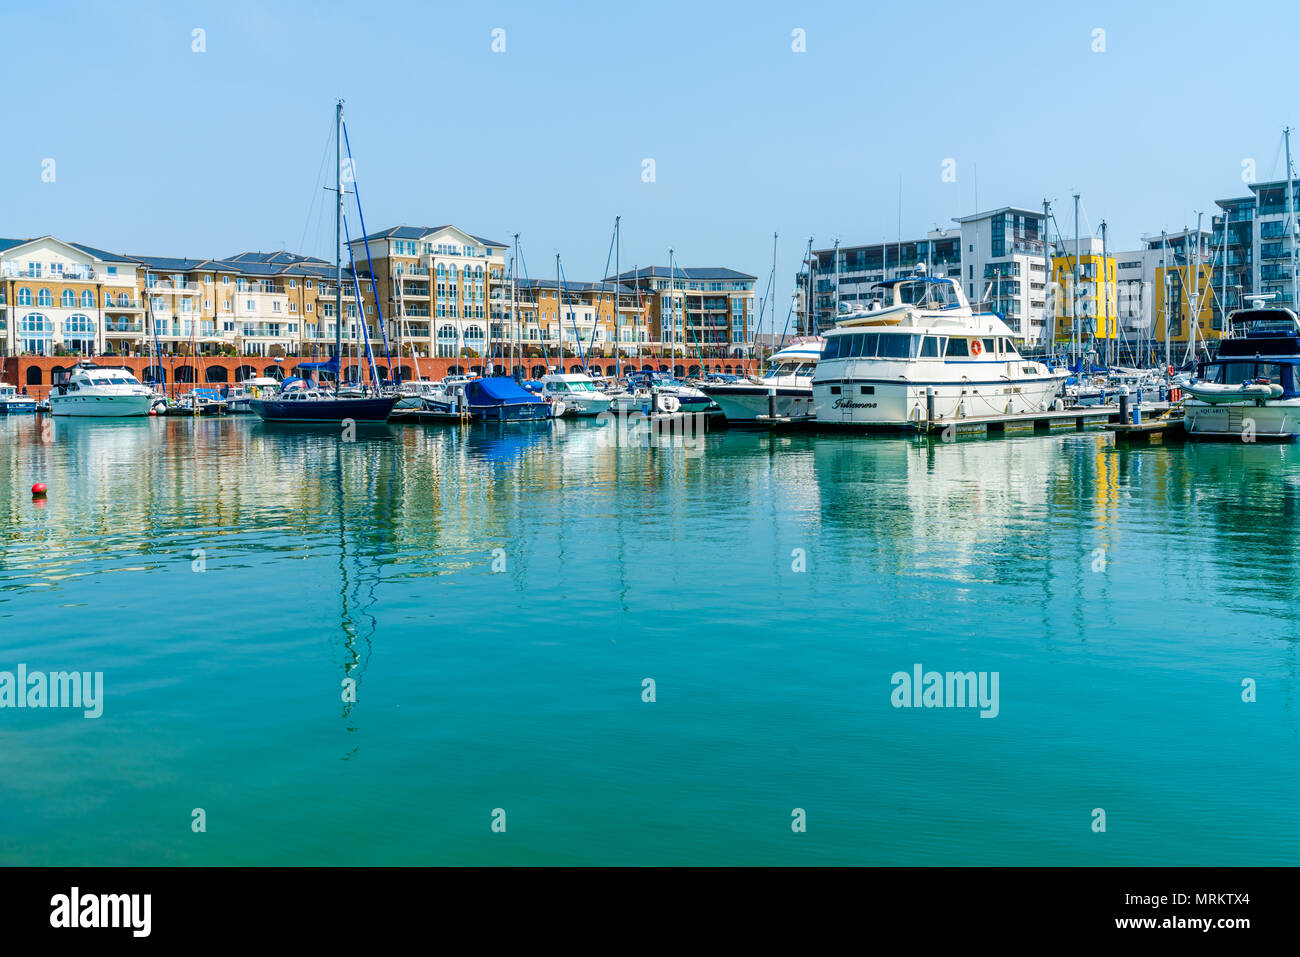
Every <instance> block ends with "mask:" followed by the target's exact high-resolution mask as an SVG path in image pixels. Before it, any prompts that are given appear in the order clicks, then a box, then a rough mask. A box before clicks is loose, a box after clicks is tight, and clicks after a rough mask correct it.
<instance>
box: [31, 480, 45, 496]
mask: <svg viewBox="0 0 1300 957" xmlns="http://www.w3.org/2000/svg"><path fill="white" fill-rule="evenodd" d="M47 491H49V489H47V488H46V487H45V483H44V482H37V483H36V484H35V485H33V486H32V497H33V498H45V493H46V492H47Z"/></svg>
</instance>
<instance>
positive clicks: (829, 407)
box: [812, 274, 1065, 429]
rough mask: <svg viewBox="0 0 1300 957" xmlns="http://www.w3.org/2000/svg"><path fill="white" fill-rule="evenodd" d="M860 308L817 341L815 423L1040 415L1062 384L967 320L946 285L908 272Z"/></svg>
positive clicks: (953, 286) (953, 289)
mask: <svg viewBox="0 0 1300 957" xmlns="http://www.w3.org/2000/svg"><path fill="white" fill-rule="evenodd" d="M874 290H875V291H876V292H878V293H879V294H880V298H879V299H878V300H875V301H873V302H872V303H871V304H870V306H869V307H868V308H867V309H864V310H862V311H860V312H857V313H854V314H850V315H847V316H842V317H841V318H840V320H839V322H838V323H837V324H836V326H835V328H834V329H831V330H829V331H827V333H826V348H825V349H824V350H823V352H822V356H821V360H820V361H819V362H818V364H817V371H816V372H815V373H814V375H813V384H812V388H813V406H814V409H815V411H816V414H817V424H818V425H831V426H839V425H843V426H858V427H863V428H883V429H905V428H909V427H915V426H916V425H918V424H920V423H923V422H924V421H925V419H926V415H927V405H928V399H927V391H928V390H932V391H933V394H934V417H935V418H936V419H948V418H968V417H969V418H974V417H978V416H992V415H1012V414H1017V413H1024V412H1038V411H1044V410H1046V409H1047V408H1048V407H1049V406H1050V405H1051V403H1052V401H1053V399H1055V398H1056V395H1057V393H1058V392H1059V391H1060V388H1061V385H1062V383H1063V381H1064V378H1065V373H1064V372H1063V371H1056V372H1054V371H1052V370H1051V369H1049V368H1048V367H1047V366H1045V365H1043V364H1042V363H1041V362H1034V361H1032V360H1029V359H1025V358H1023V357H1022V356H1021V355H1020V352H1019V350H1018V349H1017V348H1016V344H1015V338H1014V336H1015V334H1014V333H1013V332H1012V331H1011V329H1010V328H1009V327H1008V326H1007V324H1006V323H1004V322H1003V321H1002V320H1001V319H1000V318H999V317H998V316H997V315H995V314H993V313H975V312H973V311H972V310H971V307H970V303H969V302H968V301H967V300H966V296H965V295H964V294H963V293H962V290H961V284H960V283H959V282H957V281H956V280H954V279H948V278H938V277H931V276H926V275H923V274H918V275H917V276H914V277H911V278H908V279H892V280H889V281H887V282H883V283H877V284H876V286H875V287H874Z"/></svg>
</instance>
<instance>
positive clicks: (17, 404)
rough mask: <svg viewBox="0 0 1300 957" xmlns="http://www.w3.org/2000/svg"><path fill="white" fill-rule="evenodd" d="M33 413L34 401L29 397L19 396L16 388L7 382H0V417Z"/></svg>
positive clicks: (34, 409) (34, 408)
mask: <svg viewBox="0 0 1300 957" xmlns="http://www.w3.org/2000/svg"><path fill="white" fill-rule="evenodd" d="M35 411H36V400H35V399H33V398H32V397H31V396H26V395H19V394H18V388H17V387H16V386H12V385H10V384H9V383H8V382H0V415H12V414H15V413H19V412H35Z"/></svg>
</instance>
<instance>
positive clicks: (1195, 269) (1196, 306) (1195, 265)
mask: <svg viewBox="0 0 1300 957" xmlns="http://www.w3.org/2000/svg"><path fill="white" fill-rule="evenodd" d="M1204 215H1205V214H1204V213H1197V214H1196V239H1195V242H1196V255H1195V257H1192V256H1189V257H1188V259H1189V260H1191V261H1192V262H1191V269H1192V301H1191V302H1190V303H1188V306H1187V311H1188V317H1187V318H1188V322H1189V324H1190V325H1191V330H1190V331H1189V333H1188V346H1187V358H1188V359H1189V360H1190V359H1195V358H1196V333H1197V332H1199V331H1200V330H1199V328H1198V327H1199V326H1200V324H1201V217H1202V216H1204Z"/></svg>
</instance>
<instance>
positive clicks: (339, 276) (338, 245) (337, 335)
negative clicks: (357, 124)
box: [334, 100, 343, 394]
mask: <svg viewBox="0 0 1300 957" xmlns="http://www.w3.org/2000/svg"><path fill="white" fill-rule="evenodd" d="M334 193H335V199H336V203H335V206H334V357H335V358H336V359H337V360H338V370H337V371H336V372H335V373H334V392H335V394H337V393H338V391H339V384H340V383H341V382H342V380H343V101H342V100H339V101H338V104H337V105H336V106H335V108H334Z"/></svg>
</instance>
